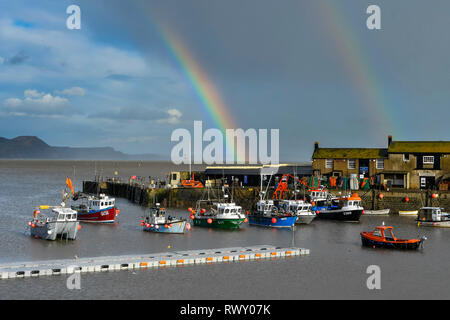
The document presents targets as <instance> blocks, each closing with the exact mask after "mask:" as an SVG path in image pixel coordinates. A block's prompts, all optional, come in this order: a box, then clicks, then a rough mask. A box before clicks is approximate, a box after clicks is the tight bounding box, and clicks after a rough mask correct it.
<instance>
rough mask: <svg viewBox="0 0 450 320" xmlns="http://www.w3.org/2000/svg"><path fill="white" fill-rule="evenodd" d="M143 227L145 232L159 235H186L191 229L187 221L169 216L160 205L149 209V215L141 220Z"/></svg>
mask: <svg viewBox="0 0 450 320" xmlns="http://www.w3.org/2000/svg"><path fill="white" fill-rule="evenodd" d="M141 226H142V230H143V231H149V232H159V233H185V232H186V231H188V230H190V229H191V225H190V224H189V223H188V222H187V221H186V219H183V218H177V217H172V216H169V215H167V213H166V210H165V209H164V208H161V206H160V204H159V203H157V204H156V205H155V206H154V207H151V208H150V209H149V211H148V214H147V215H146V216H145V217H143V219H142V220H141Z"/></svg>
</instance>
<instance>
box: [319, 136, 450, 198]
mask: <svg viewBox="0 0 450 320" xmlns="http://www.w3.org/2000/svg"><path fill="white" fill-rule="evenodd" d="M312 160H313V163H312V168H313V173H314V175H316V176H319V177H320V176H327V177H330V176H334V177H350V176H351V175H356V177H357V178H359V179H362V178H372V181H374V182H375V183H376V184H378V185H380V186H383V187H384V188H404V189H434V188H442V189H444V190H445V188H448V183H449V182H450V141H417V142H416V141H393V140H392V136H389V137H388V145H387V148H319V143H318V142H316V143H315V145H314V153H313V155H312ZM446 185H447V187H446Z"/></svg>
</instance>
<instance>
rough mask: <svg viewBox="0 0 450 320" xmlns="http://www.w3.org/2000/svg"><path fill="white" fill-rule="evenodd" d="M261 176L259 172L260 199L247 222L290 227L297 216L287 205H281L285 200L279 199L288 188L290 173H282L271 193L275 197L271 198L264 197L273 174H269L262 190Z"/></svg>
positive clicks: (273, 226)
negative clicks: (264, 189) (264, 188)
mask: <svg viewBox="0 0 450 320" xmlns="http://www.w3.org/2000/svg"><path fill="white" fill-rule="evenodd" d="M263 176H264V175H263V174H261V186H260V192H259V196H260V199H259V201H258V202H257V204H256V209H255V210H253V212H252V213H251V214H249V215H248V224H249V225H254V226H260V227H271V228H292V227H293V226H294V224H295V222H296V221H297V219H298V216H297V215H294V214H293V213H290V212H289V211H288V210H289V207H287V208H286V206H284V207H282V206H281V204H283V203H284V201H286V200H280V198H283V195H284V194H285V193H286V192H287V190H288V188H287V181H288V178H289V176H290V175H283V177H282V178H281V180H280V183H279V184H278V186H277V188H276V190H275V192H274V195H273V197H274V198H276V199H272V200H269V199H265V197H266V195H267V189H268V188H269V186H270V181H271V180H272V176H273V174H271V175H270V179H269V182H268V184H267V187H266V191H263V180H264V179H263Z"/></svg>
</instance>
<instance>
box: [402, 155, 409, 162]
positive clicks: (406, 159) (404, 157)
mask: <svg viewBox="0 0 450 320" xmlns="http://www.w3.org/2000/svg"><path fill="white" fill-rule="evenodd" d="M403 161H405V162H406V161H409V153H405V154H403Z"/></svg>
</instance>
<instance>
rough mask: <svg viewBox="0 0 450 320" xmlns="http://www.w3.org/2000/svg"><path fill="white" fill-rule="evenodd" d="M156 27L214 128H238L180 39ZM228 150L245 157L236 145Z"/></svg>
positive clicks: (167, 28)
mask: <svg viewBox="0 0 450 320" xmlns="http://www.w3.org/2000/svg"><path fill="white" fill-rule="evenodd" d="M157 29H158V30H159V33H160V35H161V39H162V40H163V41H164V43H165V45H166V47H167V48H168V49H169V51H170V52H171V54H172V55H173V57H174V59H175V60H176V62H177V63H178V65H179V66H180V68H181V69H182V70H183V73H184V75H185V78H186V79H187V80H188V82H189V83H190V85H191V86H192V89H193V90H194V92H195V93H196V96H197V98H198V99H199V101H200V102H201V106H202V108H203V110H204V111H205V112H206V114H208V115H209V117H210V118H211V120H212V121H213V123H214V124H215V126H216V128H217V129H219V130H220V131H222V134H225V132H226V129H236V128H238V127H237V125H236V123H235V121H234V120H233V118H232V117H231V114H230V113H229V111H228V107H227V106H226V104H225V102H224V100H223V98H222V96H221V95H220V93H219V90H218V89H217V88H216V87H215V86H214V83H213V81H211V79H210V78H209V77H208V75H207V73H206V72H205V70H204V69H203V68H202V67H201V66H200V64H199V63H197V61H196V60H195V59H194V57H193V55H192V54H191V53H190V51H189V50H188V49H187V47H186V46H185V45H184V44H183V42H182V41H181V39H180V38H178V37H177V35H176V34H175V33H174V32H172V30H171V29H170V28H169V27H168V26H165V25H163V24H161V23H158V25H157ZM224 136H225V135H224ZM227 148H229V146H227ZM229 150H230V151H233V152H234V155H235V160H242V159H245V150H238V149H237V147H236V146H235V148H234V150H231V149H229Z"/></svg>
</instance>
